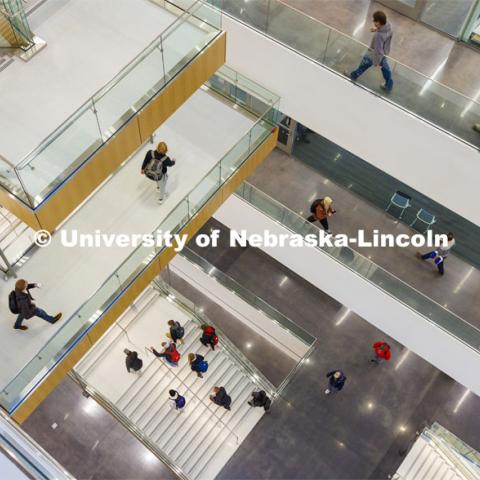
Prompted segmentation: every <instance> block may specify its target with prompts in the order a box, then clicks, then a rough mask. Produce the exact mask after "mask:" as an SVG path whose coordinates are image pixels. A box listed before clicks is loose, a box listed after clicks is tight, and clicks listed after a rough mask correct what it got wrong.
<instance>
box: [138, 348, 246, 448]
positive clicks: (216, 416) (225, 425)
mask: <svg viewBox="0 0 480 480" xmlns="http://www.w3.org/2000/svg"><path fill="white" fill-rule="evenodd" d="M147 350H148V351H149V352H150V353H152V354H153V355H155V354H154V353H153V352H152V350H151V349H150V348H147ZM156 360H158V361H159V362H160V363H161V364H162V366H163V367H165V368H166V369H167V372H170V373H173V376H174V377H175V378H176V379H177V380H178V381H179V382H180V383H181V384H182V385H183V386H184V387H185V388H186V389H187V390H188V391H189V392H190V393H191V394H192V395H193V396H194V397H195V398H196V399H197V400H198V401H199V402H200V403H201V404H202V405H204V406H205V407H207V410H208V411H209V412H211V413H212V416H214V417H215V418H216V419H217V421H219V422H220V423H221V424H222V425H223V426H224V427H225V428H226V429H227V430H228V431H229V432H230V433H231V434H232V435H233V436H234V437H235V439H236V441H237V445H240V439H239V438H238V435H237V434H236V433H235V432H234V431H233V430H232V429H231V428H230V427H229V426H228V425H227V424H226V423H225V422H224V421H223V420H222V419H221V418H220V417H219V416H218V415H217V413H216V412H215V410H213V409H211V408H210V405H209V404H208V403H207V402H204V401H203V400H202V399H201V397H200V396H199V395H197V394H196V393H195V392H194V391H193V390H192V389H191V388H190V387H189V386H188V385H187V384H186V383H185V382H184V381H183V380H182V379H181V378H180V377H179V376H178V375H177V374H176V373H175V371H174V369H173V368H168V365H166V364H165V362H164V361H163V360H162V359H161V358H156Z"/></svg>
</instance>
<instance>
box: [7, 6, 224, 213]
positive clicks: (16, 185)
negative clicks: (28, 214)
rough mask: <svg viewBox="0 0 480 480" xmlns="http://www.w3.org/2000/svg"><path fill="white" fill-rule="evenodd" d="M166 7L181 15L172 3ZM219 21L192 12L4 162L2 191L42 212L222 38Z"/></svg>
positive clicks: (204, 9) (215, 15) (207, 12)
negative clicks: (29, 147) (24, 151)
mask: <svg viewBox="0 0 480 480" xmlns="http://www.w3.org/2000/svg"><path fill="white" fill-rule="evenodd" d="M162 6H164V7H165V8H168V9H170V10H172V9H174V11H176V12H177V13H178V11H179V10H178V8H176V7H175V8H173V7H174V6H173V5H172V4H171V2H167V1H164V2H162ZM220 27H221V15H220V13H219V12H218V11H217V10H215V9H213V8H212V7H211V6H209V5H206V4H205V3H203V2H199V1H196V2H192V1H190V2H189V5H188V9H186V10H185V11H182V10H180V16H179V17H178V18H177V19H176V20H175V21H174V22H173V23H172V24H171V25H170V26H169V27H168V28H167V29H166V30H165V31H163V32H162V33H161V34H160V35H159V36H158V37H157V38H156V39H155V40H154V41H153V42H152V43H151V44H150V45H149V46H148V47H147V48H145V49H144V50H143V52H141V53H140V54H139V55H138V56H137V57H136V58H135V59H134V60H133V61H132V62H130V63H129V64H128V65H127V66H126V67H124V68H123V69H122V71H121V72H120V73H119V74H118V75H117V76H116V77H115V78H113V79H112V80H111V81H110V82H109V83H108V84H107V85H105V86H104V87H103V88H102V89H100V90H99V91H98V92H97V93H95V94H94V95H93V96H92V97H91V98H90V99H88V100H87V101H86V102H85V103H84V104H83V105H82V106H81V107H80V108H79V109H78V110H77V111H76V112H75V113H73V114H72V115H71V116H70V117H69V118H68V119H67V120H66V121H65V122H64V123H63V124H62V125H60V126H59V127H58V128H57V129H56V130H55V131H54V132H52V133H51V134H50V135H49V136H48V137H47V138H46V139H45V140H43V141H42V142H41V144H40V145H38V146H37V147H36V148H35V149H34V150H33V151H31V152H30V153H29V154H28V155H26V157H25V158H23V159H22V160H21V161H20V162H12V161H11V160H9V159H3V158H1V157H0V185H1V186H2V187H4V188H5V189H6V190H7V191H8V192H10V193H11V194H12V195H15V196H16V197H17V198H18V199H20V200H21V201H22V202H24V203H25V204H27V205H28V206H30V207H33V208H35V207H38V206H39V205H40V204H41V203H42V202H43V201H44V200H45V199H46V198H48V196H49V195H51V194H52V192H54V191H55V189H57V188H58V187H59V186H60V185H61V184H62V183H63V182H65V181H66V180H67V179H68V178H69V177H70V176H71V175H72V174H73V173H74V172H75V171H76V170H77V169H78V168H80V167H81V166H82V165H83V164H84V163H85V161H86V160H88V159H89V158H90V157H91V155H92V154H94V153H95V152H96V151H97V150H98V149H99V148H100V147H101V146H102V145H103V144H104V143H105V142H106V141H107V140H108V139H109V138H111V137H112V135H115V133H116V132H118V130H119V129H120V128H121V127H122V126H123V125H125V123H126V122H128V121H129V120H130V119H131V118H132V117H133V116H134V115H135V114H136V113H137V112H138V111H139V110H140V109H141V108H143V107H144V106H145V105H146V104H147V103H148V102H149V101H150V100H151V99H152V98H153V97H154V96H155V95H156V94H157V93H158V92H159V91H160V90H161V89H162V88H163V87H164V86H165V85H166V84H167V83H168V82H169V81H171V80H172V78H174V77H175V76H176V75H178V73H179V72H181V71H182V70H183V69H184V68H185V66H186V65H187V64H188V63H189V62H190V61H191V60H192V59H193V58H195V57H196V56H197V55H198V54H199V53H200V52H202V51H203V50H204V49H205V48H206V47H207V46H208V45H209V44H210V43H211V42H212V41H213V40H214V39H215V38H216V37H217V36H218V35H219V34H220V33H221V31H220Z"/></svg>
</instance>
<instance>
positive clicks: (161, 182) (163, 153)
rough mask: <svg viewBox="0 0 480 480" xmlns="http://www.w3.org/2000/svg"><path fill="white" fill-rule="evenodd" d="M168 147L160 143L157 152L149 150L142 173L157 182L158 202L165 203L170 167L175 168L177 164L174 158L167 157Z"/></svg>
mask: <svg viewBox="0 0 480 480" xmlns="http://www.w3.org/2000/svg"><path fill="white" fill-rule="evenodd" d="M167 151H168V147H167V144H166V143H165V142H160V143H159V144H158V145H157V148H156V150H149V151H148V152H147V154H146V155H145V158H144V159H143V163H142V168H141V171H140V173H141V174H142V175H145V176H146V177H147V178H149V179H150V180H153V181H154V182H157V190H158V193H159V198H158V201H159V203H162V202H163V199H164V197H165V190H166V188H167V180H168V174H167V170H168V168H169V167H173V166H174V165H175V163H176V160H175V159H174V158H170V157H168V156H167Z"/></svg>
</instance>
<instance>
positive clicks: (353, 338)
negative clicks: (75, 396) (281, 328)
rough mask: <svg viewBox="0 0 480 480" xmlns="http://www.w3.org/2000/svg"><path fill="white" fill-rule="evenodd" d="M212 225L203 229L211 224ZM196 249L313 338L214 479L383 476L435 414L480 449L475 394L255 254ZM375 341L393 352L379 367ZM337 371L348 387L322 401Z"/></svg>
mask: <svg viewBox="0 0 480 480" xmlns="http://www.w3.org/2000/svg"><path fill="white" fill-rule="evenodd" d="M211 222H212V221H210V222H209V223H208V224H207V225H206V226H205V230H207V229H209V228H212V227H213V226H214V227H215V228H217V227H218V223H216V222H212V223H211ZM222 236H223V235H222ZM203 252H204V256H205V257H207V258H208V260H209V261H210V262H211V263H213V264H214V265H215V266H216V267H217V268H219V269H220V270H221V271H223V272H225V273H227V274H228V275H229V276H230V277H232V278H233V279H235V280H236V281H237V282H239V283H242V284H244V285H248V286H249V288H250V289H251V290H252V291H254V292H255V293H256V295H258V296H259V297H260V298H262V299H263V300H265V301H267V302H268V303H269V304H271V305H272V306H273V307H275V308H276V309H277V310H279V311H280V312H282V313H283V314H284V315H287V316H288V317H289V318H291V319H292V320H294V321H295V322H297V323H298V324H299V325H300V326H302V327H303V328H305V329H306V330H307V331H309V332H311V333H312V334H314V335H316V336H317V337H318V343H317V346H316V348H315V350H314V352H313V354H312V355H311V357H310V359H309V362H308V363H306V364H304V365H303V366H302V367H301V369H300V370H299V371H298V372H297V374H296V375H295V377H294V379H293V380H292V382H291V383H290V384H289V385H288V387H287V388H286V390H285V391H284V395H283V396H284V400H285V401H283V400H282V401H279V402H278V403H277V404H276V405H275V406H274V409H273V410H272V412H271V414H270V415H267V416H265V417H264V418H263V419H262V420H261V421H260V422H259V424H258V425H257V426H256V427H255V429H254V430H253V431H252V433H251V434H250V435H249V436H248V437H247V439H246V440H245V441H244V443H243V444H242V445H241V447H240V448H239V449H238V450H237V452H236V454H235V455H234V456H233V457H232V459H231V460H230V462H229V463H228V464H227V466H226V467H225V468H224V469H223V471H222V472H221V473H220V475H219V477H217V478H220V479H225V480H227V479H228V480H231V479H239V478H242V479H252V480H253V479H272V478H275V479H340V478H341V479H346V478H349V479H354V478H355V479H361V478H362V479H363V478H375V479H378V478H386V477H387V475H388V474H392V473H394V472H395V470H396V468H397V467H398V465H399V464H400V463H401V462H402V460H403V458H404V454H405V450H406V449H407V448H408V447H409V446H410V444H411V443H412V442H413V441H414V439H415V432H416V431H417V430H420V429H421V428H422V427H423V426H425V425H426V424H430V423H432V422H433V421H435V420H436V421H438V422H439V423H440V424H442V425H443V426H445V427H446V428H448V429H450V430H451V431H452V432H454V433H455V434H456V435H458V436H459V437H460V438H462V439H463V440H464V441H466V442H467V443H469V444H470V445H471V446H472V447H474V448H477V449H478V448H480V435H479V433H478V432H479V431H480V430H479V428H480V419H479V418H478V415H476V411H477V410H478V408H480V398H478V397H476V396H474V395H473V394H471V393H470V394H469V393H466V390H465V388H464V387H463V386H461V385H459V384H458V383H456V382H455V381H454V380H452V379H451V378H449V377H447V376H446V375H444V374H443V373H442V372H440V371H438V370H437V369H435V368H434V367H432V366H431V365H430V364H428V363H427V362H426V361H424V360H423V359H422V358H420V357H418V356H416V355H415V354H414V353H412V352H410V351H408V350H407V349H405V347H403V346H402V345H400V344H399V343H398V342H396V341H395V340H394V339H392V338H388V337H386V336H385V335H384V334H383V333H382V332H381V331H379V330H377V329H376V328H374V327H373V326H372V325H370V324H369V323H367V322H366V321H364V320H363V319H362V318H360V317H359V316H358V315H356V314H355V313H353V312H351V311H348V310H346V309H345V307H343V306H342V305H340V304H339V303H338V302H336V301H335V300H334V299H332V298H330V297H328V296H327V295H325V294H324V293H323V292H321V291H319V290H318V289H316V288H315V287H313V286H312V285H311V284H309V283H308V282H306V281H305V280H303V279H302V278H300V277H299V276H298V275H296V274H295V273H294V272H292V271H290V270H288V269H287V268H285V267H284V266H283V265H281V264H279V263H278V262H276V261H274V260H272V259H271V258H270V257H269V256H268V255H266V254H265V253H263V252H261V251H260V250H258V249H254V248H244V249H240V248H228V247H226V248H223V247H218V248H217V249H214V250H213V249H209V250H207V249H204V250H203ZM285 277H287V281H285V280H284V279H285ZM266 278H268V281H265V279H266ZM377 340H386V341H387V342H388V343H389V344H390V345H391V346H392V351H393V356H392V360H391V362H390V363H389V364H385V365H381V366H379V367H376V366H374V365H373V364H371V363H370V361H369V360H370V356H371V344H372V343H373V342H374V341H377ZM335 368H341V369H342V370H343V371H344V372H345V374H346V376H347V383H346V386H345V389H344V390H343V391H342V392H340V393H339V394H338V395H337V396H336V397H327V396H325V395H324V393H323V391H324V389H325V386H326V378H325V374H326V372H327V371H329V370H332V369H335ZM462 399H463V401H461V400H462ZM399 452H401V453H402V454H400V453H399Z"/></svg>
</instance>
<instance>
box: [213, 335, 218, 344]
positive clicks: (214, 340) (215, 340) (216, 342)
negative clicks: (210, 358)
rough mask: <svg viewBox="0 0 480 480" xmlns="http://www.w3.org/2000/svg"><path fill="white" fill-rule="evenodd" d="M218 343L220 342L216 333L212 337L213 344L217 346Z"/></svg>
mask: <svg viewBox="0 0 480 480" xmlns="http://www.w3.org/2000/svg"><path fill="white" fill-rule="evenodd" d="M217 344H218V337H217V336H216V335H214V336H213V337H212V345H213V346H216V345H217Z"/></svg>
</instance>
